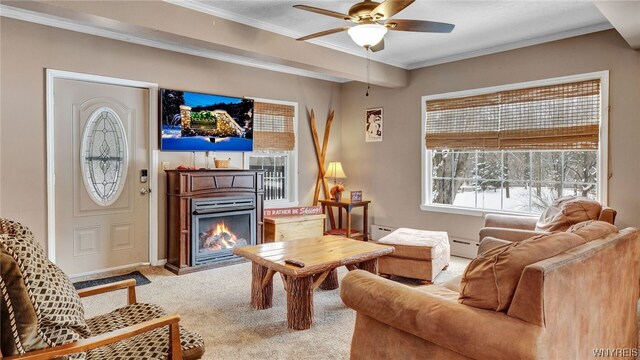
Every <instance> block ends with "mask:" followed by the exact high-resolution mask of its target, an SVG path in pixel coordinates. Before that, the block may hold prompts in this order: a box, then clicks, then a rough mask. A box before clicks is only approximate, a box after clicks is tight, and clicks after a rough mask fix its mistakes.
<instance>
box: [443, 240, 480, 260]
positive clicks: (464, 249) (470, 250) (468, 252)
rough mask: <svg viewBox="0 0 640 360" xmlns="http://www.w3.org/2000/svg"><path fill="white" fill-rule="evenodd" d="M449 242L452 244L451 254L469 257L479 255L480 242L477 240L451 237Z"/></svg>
mask: <svg viewBox="0 0 640 360" xmlns="http://www.w3.org/2000/svg"><path fill="white" fill-rule="evenodd" d="M449 244H451V255H455V256H460V257H464V258H468V259H473V258H475V257H476V255H478V242H476V241H473V240H463V239H452V238H449Z"/></svg>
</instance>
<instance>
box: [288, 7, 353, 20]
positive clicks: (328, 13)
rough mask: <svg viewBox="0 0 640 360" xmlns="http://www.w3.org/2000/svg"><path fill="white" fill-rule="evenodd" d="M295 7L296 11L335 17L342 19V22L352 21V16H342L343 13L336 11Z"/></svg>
mask: <svg viewBox="0 0 640 360" xmlns="http://www.w3.org/2000/svg"><path fill="white" fill-rule="evenodd" d="M293 7H294V8H296V9H300V10H306V11H311V12H313V13H316V14H320V15H326V16H331V17H335V18H338V19H342V20H351V16H349V15H347V14H341V13H339V12H336V11H331V10H325V9H320V8H317V7H315V6H309V5H293Z"/></svg>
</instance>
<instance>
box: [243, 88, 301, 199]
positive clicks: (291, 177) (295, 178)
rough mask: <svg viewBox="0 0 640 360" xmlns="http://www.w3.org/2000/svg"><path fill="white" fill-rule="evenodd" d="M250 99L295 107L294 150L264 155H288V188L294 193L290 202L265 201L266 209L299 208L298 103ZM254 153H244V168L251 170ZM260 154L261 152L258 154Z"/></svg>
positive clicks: (290, 197)
mask: <svg viewBox="0 0 640 360" xmlns="http://www.w3.org/2000/svg"><path fill="white" fill-rule="evenodd" d="M248 98H249V99H253V101H257V102H264V103H270V104H278V105H288V106H293V135H294V137H295V139H296V141H295V143H294V146H293V150H290V151H273V152H270V153H269V152H265V153H263V154H273V155H276V154H286V155H287V156H288V158H289V161H288V162H289V164H288V165H289V170H288V174H287V175H288V176H287V186H288V188H289V189H290V191H291V192H292V194H290V195H291V196H289V197H288V200H269V201H267V200H265V202H264V208H265V209H270V208H279V207H291V206H298V204H299V201H298V184H299V172H298V143H299V141H298V103H297V102H294V101H284V100H273V99H265V98H258V97H248ZM253 153H254V152H253V151H249V152H243V156H242V158H243V165H244V166H243V168H245V169H248V168H249V156H251V154H253ZM256 153H258V154H260V153H259V152H256Z"/></svg>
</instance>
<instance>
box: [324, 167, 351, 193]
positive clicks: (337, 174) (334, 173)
mask: <svg viewBox="0 0 640 360" xmlns="http://www.w3.org/2000/svg"><path fill="white" fill-rule="evenodd" d="M324 176H325V177H327V178H333V187H331V190H330V191H329V193H330V194H331V196H332V199H333V200H335V201H340V198H341V197H342V191H344V186H342V185H339V184H338V183H337V179H345V178H346V177H347V175H346V174H345V173H344V170H342V164H341V163H340V161H331V162H330V163H329V166H327V171H326V172H325V174H324Z"/></svg>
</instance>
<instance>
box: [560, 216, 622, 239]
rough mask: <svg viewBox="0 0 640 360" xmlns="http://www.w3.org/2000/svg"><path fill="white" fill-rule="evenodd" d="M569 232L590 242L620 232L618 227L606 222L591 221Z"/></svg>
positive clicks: (576, 225) (574, 226)
mask: <svg viewBox="0 0 640 360" xmlns="http://www.w3.org/2000/svg"><path fill="white" fill-rule="evenodd" d="M567 232H568V233H572V234H576V235H578V236H580V237H581V238H583V239H584V240H585V241H586V242H589V241H592V240H595V239H598V238H602V237H605V236H607V235H609V234H613V233H616V232H618V227H617V226H615V225H612V224H609V223H608V222H606V221H599V220H589V221H583V222H581V223H578V224H575V225H573V226H571V227H570V228H569V229H567Z"/></svg>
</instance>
